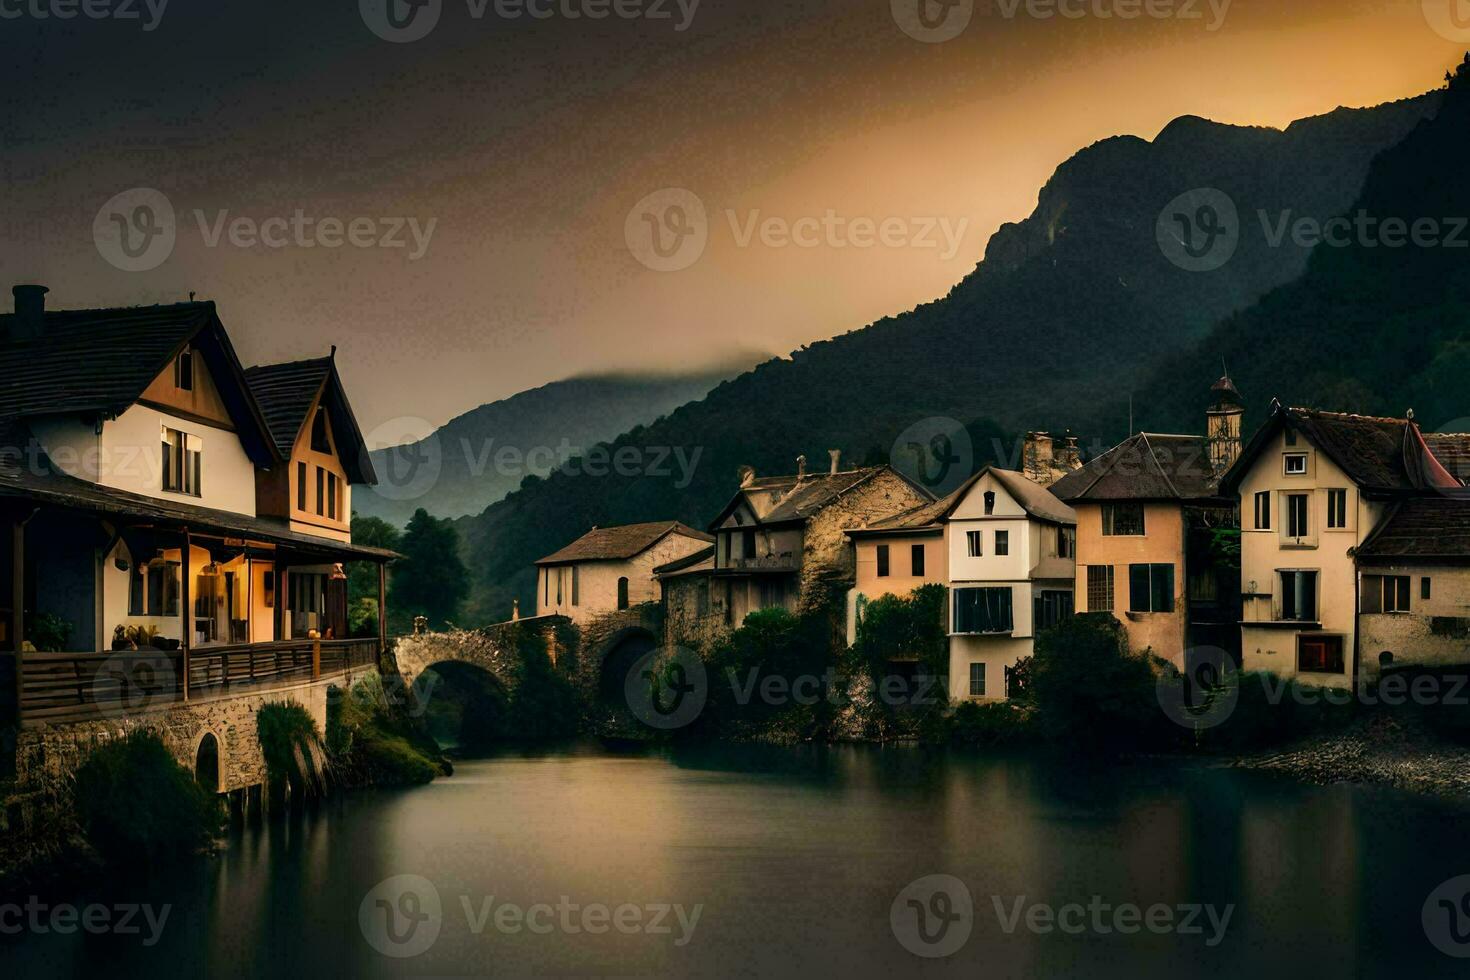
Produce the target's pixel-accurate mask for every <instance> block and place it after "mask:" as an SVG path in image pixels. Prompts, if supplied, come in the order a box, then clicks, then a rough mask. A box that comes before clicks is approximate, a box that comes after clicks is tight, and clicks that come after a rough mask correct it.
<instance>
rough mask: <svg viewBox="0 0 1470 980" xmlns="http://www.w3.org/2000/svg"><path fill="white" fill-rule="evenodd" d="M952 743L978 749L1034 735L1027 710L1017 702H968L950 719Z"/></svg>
mask: <svg viewBox="0 0 1470 980" xmlns="http://www.w3.org/2000/svg"><path fill="white" fill-rule="evenodd" d="M948 727H949V730H948V733H947V734H948V736H949V739H948V740H949V742H950V743H951V744H952V745H960V746H970V747H976V748H1006V747H1010V746H1015V745H1020V744H1022V743H1024V742H1026V741H1028V740H1029V739H1030V737H1031V735H1032V731H1031V722H1030V718H1029V715H1028V714H1027V713H1026V711H1025V710H1024V709H1023V708H1021V707H1020V706H1018V705H1015V704H1003V703H998V702H988V703H985V704H978V703H976V702H974V701H966V702H965V703H964V704H961V705H960V706H959V707H958V708H956V709H955V710H954V714H952V715H951V716H950V718H949V726H948Z"/></svg>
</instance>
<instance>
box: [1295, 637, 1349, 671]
mask: <svg viewBox="0 0 1470 980" xmlns="http://www.w3.org/2000/svg"><path fill="white" fill-rule="evenodd" d="M1342 646H1343V644H1342V637H1340V636H1303V637H1302V638H1301V639H1300V641H1299V645H1298V647H1297V669H1298V670H1299V671H1301V672H1302V673H1304V674H1341V673H1342V672H1343V658H1342Z"/></svg>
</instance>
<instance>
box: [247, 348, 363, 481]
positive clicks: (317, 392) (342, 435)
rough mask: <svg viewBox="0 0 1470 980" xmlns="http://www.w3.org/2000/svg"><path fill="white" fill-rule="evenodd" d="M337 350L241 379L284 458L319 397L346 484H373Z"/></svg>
mask: <svg viewBox="0 0 1470 980" xmlns="http://www.w3.org/2000/svg"><path fill="white" fill-rule="evenodd" d="M336 351H337V349H336V348H335V347H334V348H332V354H330V355H328V356H327V357H317V358H313V359H311V360H305V361H291V362H289V363H286V364H264V365H261V366H259V367H253V368H250V369H249V370H248V371H246V372H245V378H246V380H247V381H248V382H249V384H250V390H251V391H252V392H253V393H254V395H255V400H256V401H257V402H258V403H259V404H260V410H261V413H262V414H263V415H264V417H265V421H266V425H267V426H269V428H270V433H271V438H272V439H274V440H275V444H276V448H277V449H278V450H279V451H280V453H281V456H282V458H283V459H290V457H291V451H292V449H294V448H295V446H296V440H297V438H298V437H299V436H300V435H301V430H302V429H303V428H304V427H305V426H306V424H307V423H308V422H309V421H310V416H311V409H312V406H314V405H316V404H317V399H318V397H320V398H321V399H322V404H323V405H325V406H326V409H327V417H328V418H329V419H331V422H332V434H333V435H334V436H335V437H336V440H337V452H338V456H339V458H340V459H341V460H342V467H343V469H345V470H346V471H347V479H348V481H349V482H352V483H366V484H375V483H377V482H378V477H377V473H375V472H374V471H373V464H372V460H371V458H370V457H369V454H368V448H367V445H366V443H365V442H364V441H363V437H362V430H361V429H360V428H358V425H357V417H356V416H355V415H354V414H353V412H352V406H351V405H350V404H348V401H347V391H346V389H345V388H343V386H342V379H341V377H340V376H339V375H338V374H337V359H336Z"/></svg>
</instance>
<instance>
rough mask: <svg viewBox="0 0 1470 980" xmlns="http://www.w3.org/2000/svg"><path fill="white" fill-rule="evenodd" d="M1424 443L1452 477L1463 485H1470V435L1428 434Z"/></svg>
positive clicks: (1425, 435)
mask: <svg viewBox="0 0 1470 980" xmlns="http://www.w3.org/2000/svg"><path fill="white" fill-rule="evenodd" d="M1424 441H1425V443H1426V444H1428V446H1429V450H1430V452H1432V453H1434V456H1435V458H1436V459H1438V460H1439V461H1440V462H1441V463H1442V464H1444V468H1445V469H1447V470H1449V471H1450V474H1451V475H1453V476H1454V477H1456V478H1457V479H1458V480H1459V481H1460V482H1461V483H1470V435H1466V434H1464V433H1446V432H1426V433H1424Z"/></svg>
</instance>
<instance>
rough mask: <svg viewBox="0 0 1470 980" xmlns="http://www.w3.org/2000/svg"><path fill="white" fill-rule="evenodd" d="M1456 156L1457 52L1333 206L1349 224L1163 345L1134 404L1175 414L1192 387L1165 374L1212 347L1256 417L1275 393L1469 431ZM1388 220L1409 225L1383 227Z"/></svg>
mask: <svg viewBox="0 0 1470 980" xmlns="http://www.w3.org/2000/svg"><path fill="white" fill-rule="evenodd" d="M1467 164H1470V55H1467V56H1466V60H1465V63H1464V64H1462V65H1461V66H1460V68H1459V69H1458V71H1457V72H1456V73H1455V75H1454V76H1453V79H1452V81H1451V83H1450V86H1449V90H1448V93H1447V95H1446V96H1445V99H1444V104H1443V107H1442V108H1441V109H1440V111H1439V113H1438V115H1437V116H1436V117H1435V118H1434V119H1432V120H1430V121H1426V122H1423V123H1421V124H1420V125H1419V126H1417V127H1416V128H1415V129H1414V130H1413V132H1411V133H1410V134H1409V135H1408V136H1407V137H1406V138H1405V139H1404V140H1403V141H1401V142H1400V143H1399V144H1397V145H1396V146H1394V147H1392V148H1390V149H1388V150H1387V151H1385V152H1384V153H1383V154H1382V155H1380V156H1379V157H1378V158H1377V159H1376V160H1375V161H1374V162H1373V165H1372V168H1371V169H1370V170H1369V173H1368V177H1367V180H1366V181H1365V183H1364V185H1363V189H1362V193H1361V194H1360V195H1359V197H1358V199H1357V201H1356V202H1355V203H1354V204H1353V205H1352V206H1350V207H1348V208H1345V209H1343V212H1342V216H1343V217H1344V218H1345V219H1347V220H1350V221H1352V222H1353V225H1354V229H1353V231H1352V232H1351V234H1350V235H1348V236H1347V237H1346V238H1343V237H1341V236H1340V235H1339V237H1338V241H1339V242H1340V243H1341V244H1340V245H1335V244H1328V243H1324V244H1322V245H1319V246H1318V247H1317V249H1316V251H1315V252H1313V254H1312V256H1311V260H1310V262H1309V264H1308V267H1307V270H1306V273H1305V274H1304V275H1303V276H1301V277H1300V278H1299V279H1297V280H1296V281H1294V282H1292V283H1290V284H1289V285H1286V286H1283V287H1281V288H1280V289H1277V290H1274V291H1273V292H1271V293H1270V294H1269V295H1267V296H1265V297H1264V298H1263V299H1262V300H1261V301H1260V302H1259V303H1257V304H1255V305H1254V306H1253V307H1251V308H1250V309H1248V310H1245V311H1242V312H1241V313H1239V314H1238V315H1235V316H1232V317H1230V318H1228V319H1226V320H1225V321H1224V322H1222V323H1221V324H1219V326H1217V327H1216V328H1215V329H1214V330H1213V331H1211V332H1210V334H1209V335H1207V336H1206V337H1205V338H1204V339H1202V340H1200V341H1198V342H1197V343H1195V344H1194V345H1192V346H1191V347H1190V348H1189V349H1188V350H1185V351H1181V352H1177V353H1175V354H1174V355H1172V356H1170V357H1168V358H1166V359H1165V361H1164V362H1163V363H1162V364H1160V365H1159V366H1157V367H1156V369H1155V370H1154V372H1153V375H1152V377H1151V378H1150V379H1148V380H1147V381H1145V382H1144V383H1143V384H1142V385H1141V396H1140V398H1139V401H1138V404H1139V405H1141V406H1146V408H1147V413H1148V415H1149V416H1150V417H1152V418H1154V419H1158V420H1160V421H1161V422H1162V423H1163V424H1165V425H1168V424H1174V423H1176V422H1177V420H1179V419H1182V418H1189V417H1190V416H1191V413H1193V412H1196V411H1197V409H1198V408H1199V400H1198V398H1192V397H1191V396H1192V395H1193V393H1191V392H1187V391H1182V390H1180V387H1179V385H1178V384H1177V381H1176V379H1178V378H1187V377H1197V376H1199V375H1200V373H1201V372H1202V371H1206V372H1207V371H1208V369H1209V367H1210V366H1218V365H1219V363H1220V359H1221V357H1224V358H1225V359H1226V362H1227V363H1228V365H1229V368H1230V373H1231V375H1232V377H1233V378H1234V380H1235V382H1236V385H1237V386H1238V387H1239V388H1240V390H1241V392H1242V394H1243V395H1244V396H1245V397H1246V399H1247V404H1248V405H1251V406H1253V407H1256V408H1258V409H1259V410H1261V412H1262V416H1258V417H1257V421H1260V419H1261V417H1263V415H1264V410H1265V408H1266V406H1267V403H1268V400H1269V399H1271V398H1276V397H1279V398H1280V399H1281V400H1282V401H1283V402H1284V403H1285V404H1288V405H1304V406H1313V407H1320V408H1324V409H1331V410H1335V411H1345V412H1357V413H1359V414H1365V415H1391V416H1398V417H1402V416H1403V414H1404V413H1405V412H1406V411H1408V410H1409V409H1413V410H1414V411H1415V416H1416V418H1417V419H1418V421H1419V423H1420V425H1421V426H1422V427H1423V428H1424V430H1425V431H1426V432H1436V431H1440V432H1464V431H1470V418H1467V416H1470V388H1467V385H1466V378H1470V182H1467V181H1466V180H1465V172H1466V166H1467ZM1395 220H1396V221H1398V222H1402V223H1403V224H1404V226H1405V227H1406V228H1408V229H1409V231H1410V232H1411V234H1410V235H1409V236H1407V237H1405V236H1403V235H1402V233H1401V232H1398V231H1396V230H1394V229H1393V228H1391V222H1393V221H1395ZM1421 222H1422V223H1423V224H1422V230H1421V234H1420V237H1419V241H1418V242H1417V243H1416V242H1415V241H1414V240H1413V236H1412V230H1413V227H1414V226H1415V224H1416V223H1421ZM1360 228H1361V229H1362V230H1359V229H1360ZM1400 239H1403V240H1402V241H1401V243H1400V244H1397V245H1395V244H1393V243H1394V242H1400ZM1114 410H1115V411H1116V406H1115V408H1114ZM1246 421H1247V425H1249V424H1250V421H1251V420H1250V418H1249V417H1248V418H1247V420H1246ZM1460 475H1461V476H1465V477H1470V472H1466V473H1461V474H1460Z"/></svg>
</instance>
